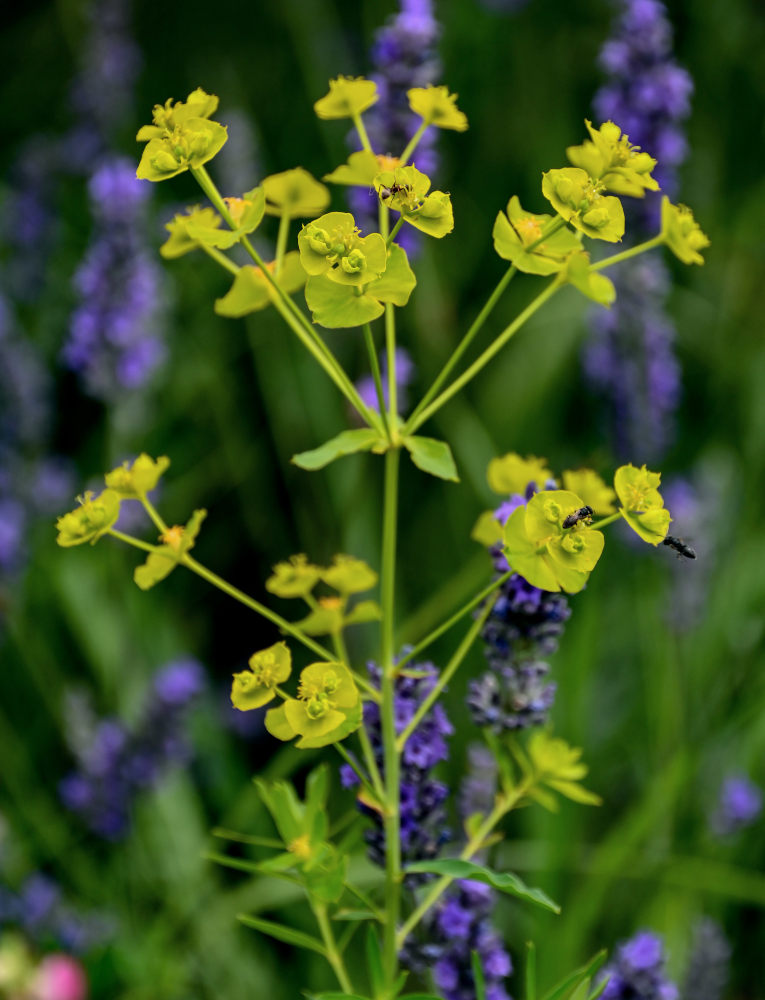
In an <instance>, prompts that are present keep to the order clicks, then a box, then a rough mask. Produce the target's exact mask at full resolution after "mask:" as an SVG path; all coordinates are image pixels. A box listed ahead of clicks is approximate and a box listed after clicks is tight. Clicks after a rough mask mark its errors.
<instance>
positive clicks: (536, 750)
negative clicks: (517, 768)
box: [514, 729, 602, 811]
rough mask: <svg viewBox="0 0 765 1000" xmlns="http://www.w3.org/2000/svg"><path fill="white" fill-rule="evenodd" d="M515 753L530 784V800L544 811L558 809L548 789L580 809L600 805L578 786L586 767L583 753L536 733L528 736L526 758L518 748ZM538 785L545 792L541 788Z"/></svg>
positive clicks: (546, 734) (562, 742) (545, 735)
mask: <svg viewBox="0 0 765 1000" xmlns="http://www.w3.org/2000/svg"><path fill="white" fill-rule="evenodd" d="M514 752H515V754H516V758H517V759H518V760H519V762H520V763H521V767H522V768H523V770H524V771H525V773H526V775H527V778H528V779H529V780H530V787H529V790H528V795H529V797H530V798H533V799H535V800H536V801H537V802H539V804H540V805H542V806H544V807H545V809H549V810H551V811H555V810H556V809H557V808H558V804H557V801H556V799H555V796H554V795H552V794H550V791H548V789H551V790H552V791H555V792H558V794H559V795H563V796H565V797H566V798H567V799H571V800H572V801H574V802H580V803H582V804H583V805H589V806H598V805H600V804H601V801H602V800H601V798H600V796H599V795H596V794H595V793H594V792H591V791H589V790H588V789H586V788H583V787H582V785H581V784H580V781H581V779H582V778H584V777H585V776H586V775H587V765H586V764H584V763H582V761H581V756H582V751H581V750H579V749H577V748H576V747H572V746H569V744H568V743H566V741H565V740H562V739H558V738H557V737H554V736H552V734H551V733H549V732H547V731H546V730H544V729H538V730H536V731H535V732H533V733H532V734H531V736H530V737H529V741H528V743H527V745H526V752H527V754H528V757H526V756H525V755H524V754H523V752H522V751H521V750H520V748H519V747H517V746H516V747H515V750H514ZM541 785H546V786H547V788H541V787H540V786H541Z"/></svg>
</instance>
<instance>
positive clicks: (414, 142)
mask: <svg viewBox="0 0 765 1000" xmlns="http://www.w3.org/2000/svg"><path fill="white" fill-rule="evenodd" d="M427 127H428V123H427V122H426V121H425V120H424V119H423V122H422V125H420V127H419V128H418V129H417V131H416V132H415V133H414V135H413V136H412V138H411V139H410V140H409V142H408V143H407V144H406V149H405V150H404V152H403V153H402V154H401V164H400V166H402V167H405V166H406V163H407V160H408V159H409V157H410V156H411V155H412V153H413V152H414V151H415V149H417V146H418V145H419V142H420V139H422V137H423V136H424V135H425V129H426V128H427Z"/></svg>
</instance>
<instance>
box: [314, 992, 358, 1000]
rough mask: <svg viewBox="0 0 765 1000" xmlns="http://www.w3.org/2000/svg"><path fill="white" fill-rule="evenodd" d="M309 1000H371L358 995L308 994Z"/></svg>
mask: <svg viewBox="0 0 765 1000" xmlns="http://www.w3.org/2000/svg"><path fill="white" fill-rule="evenodd" d="M304 995H305V996H307V997H308V998H309V1000H369V997H362V996H359V994H358V993H306V994H304Z"/></svg>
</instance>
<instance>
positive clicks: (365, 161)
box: [324, 149, 386, 188]
mask: <svg viewBox="0 0 765 1000" xmlns="http://www.w3.org/2000/svg"><path fill="white" fill-rule="evenodd" d="M385 159H386V157H383V156H375V154H374V153H372V152H370V151H369V150H368V149H360V150H359V151H358V152H357V153H351V155H350V156H349V157H348V159H347V161H346V162H345V163H343V164H341V165H340V166H339V167H337V168H336V169H335V170H333V171H332V172H331V173H329V174H325V175H324V180H325V181H329V182H330V183H332V184H348V185H350V186H351V187H365V188H369V187H372V185H373V184H374V179H375V177H376V176H377V175H378V174H379V173H380V169H381V163H380V161H381V160H385Z"/></svg>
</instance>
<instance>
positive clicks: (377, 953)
mask: <svg viewBox="0 0 765 1000" xmlns="http://www.w3.org/2000/svg"><path fill="white" fill-rule="evenodd" d="M366 953H367V971H368V973H369V981H370V984H371V986H372V993H373V994H374V995H375V996H378V994H380V993H382V992H383V991H384V989H385V972H384V971H383V959H382V951H381V950H380V939H379V938H378V937H377V932H376V931H375V929H374V927H369V928H368V929H367V940H366Z"/></svg>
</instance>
